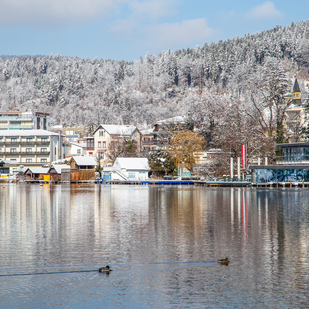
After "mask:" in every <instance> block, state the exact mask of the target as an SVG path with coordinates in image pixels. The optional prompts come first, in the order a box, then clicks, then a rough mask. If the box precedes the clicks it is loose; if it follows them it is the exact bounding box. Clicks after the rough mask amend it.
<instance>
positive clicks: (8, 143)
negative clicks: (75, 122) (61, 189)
mask: <svg viewBox="0 0 309 309" xmlns="http://www.w3.org/2000/svg"><path fill="white" fill-rule="evenodd" d="M62 144H63V143H62V136H61V134H56V133H53V132H49V131H46V130H3V131H0V160H1V159H2V160H6V161H11V162H12V161H13V162H14V161H15V162H16V165H24V166H25V167H28V166H42V165H44V164H49V163H50V162H52V161H56V160H59V159H62V157H63V146H62Z"/></svg>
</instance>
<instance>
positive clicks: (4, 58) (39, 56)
mask: <svg viewBox="0 0 309 309" xmlns="http://www.w3.org/2000/svg"><path fill="white" fill-rule="evenodd" d="M27 57H37V58H43V57H45V56H44V55H35V56H31V55H20V56H14V55H0V59H2V61H4V62H5V61H7V60H8V59H13V58H27Z"/></svg>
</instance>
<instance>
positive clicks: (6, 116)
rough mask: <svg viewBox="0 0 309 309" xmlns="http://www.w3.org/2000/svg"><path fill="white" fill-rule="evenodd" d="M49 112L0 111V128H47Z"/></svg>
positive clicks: (48, 125)
mask: <svg viewBox="0 0 309 309" xmlns="http://www.w3.org/2000/svg"><path fill="white" fill-rule="evenodd" d="M49 127H50V124H49V114H46V113H39V112H32V111H29V112H0V130H49Z"/></svg>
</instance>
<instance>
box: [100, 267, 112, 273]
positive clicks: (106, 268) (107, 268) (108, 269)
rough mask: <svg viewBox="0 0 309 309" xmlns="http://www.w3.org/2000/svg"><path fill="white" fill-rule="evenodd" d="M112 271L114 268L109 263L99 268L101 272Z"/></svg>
mask: <svg viewBox="0 0 309 309" xmlns="http://www.w3.org/2000/svg"><path fill="white" fill-rule="evenodd" d="M110 271H112V269H111V268H110V267H109V266H108V265H106V266H105V267H101V268H99V272H100V273H109V272H110Z"/></svg>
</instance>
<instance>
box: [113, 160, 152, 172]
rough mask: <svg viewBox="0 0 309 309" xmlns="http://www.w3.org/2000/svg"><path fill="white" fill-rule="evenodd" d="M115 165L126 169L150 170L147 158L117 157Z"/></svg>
mask: <svg viewBox="0 0 309 309" xmlns="http://www.w3.org/2000/svg"><path fill="white" fill-rule="evenodd" d="M114 167H116V168H121V169H126V170H144V171H145V170H146V171H149V170H150V168H149V164H148V159H147V158H117V159H116V161H115V163H114Z"/></svg>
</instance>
